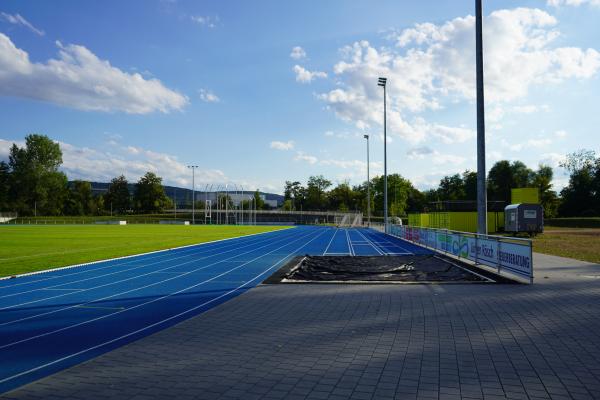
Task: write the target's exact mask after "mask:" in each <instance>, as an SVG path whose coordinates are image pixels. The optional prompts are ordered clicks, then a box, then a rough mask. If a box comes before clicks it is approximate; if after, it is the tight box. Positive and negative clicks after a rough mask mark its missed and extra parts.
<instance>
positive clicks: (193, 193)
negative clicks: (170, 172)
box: [187, 165, 198, 225]
mask: <svg viewBox="0 0 600 400" xmlns="http://www.w3.org/2000/svg"><path fill="white" fill-rule="evenodd" d="M187 167H188V168H190V169H191V170H192V225H195V224H196V209H195V204H194V203H195V202H196V180H195V178H196V177H195V173H194V172H195V171H196V168H198V166H197V165H188V166H187Z"/></svg>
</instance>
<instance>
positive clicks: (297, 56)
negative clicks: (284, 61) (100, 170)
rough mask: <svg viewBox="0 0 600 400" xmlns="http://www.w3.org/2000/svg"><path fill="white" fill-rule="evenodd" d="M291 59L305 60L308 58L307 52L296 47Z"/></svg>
mask: <svg viewBox="0 0 600 400" xmlns="http://www.w3.org/2000/svg"><path fill="white" fill-rule="evenodd" d="M290 57H292V58H293V59H294V60H301V59H303V58H306V51H304V49H303V48H302V47H300V46H296V47H294V48H293V49H292V52H291V53H290Z"/></svg>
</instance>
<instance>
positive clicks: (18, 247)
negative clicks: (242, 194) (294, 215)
mask: <svg viewBox="0 0 600 400" xmlns="http://www.w3.org/2000/svg"><path fill="white" fill-rule="evenodd" d="M284 228H285V227H281V226H276V227H274V226H222V225H220V226H216V225H213V226H203V225H199V226H180V225H125V226H115V225H64V226H61V225H57V226H53V225H47V226H44V225H30V226H27V225H26V226H18V225H17V226H9V225H7V226H0V277H2V276H11V275H16V274H22V273H26V272H33V271H40V270H45V269H49V268H58V267H64V266H66V265H73V264H80V263H85V262H90V261H97V260H104V259H108V258H114V257H121V256H128V255H132V254H139V253H144V252H148V251H152V250H163V249H168V248H173V247H177V246H184V245H188V244H196V243H204V242H209V241H212V240H218V239H226V238H232V237H236V236H243V235H249V234H253V233H261V232H269V231H274V230H278V229H284Z"/></svg>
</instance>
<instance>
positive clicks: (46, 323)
mask: <svg viewBox="0 0 600 400" xmlns="http://www.w3.org/2000/svg"><path fill="white" fill-rule="evenodd" d="M342 239H343V241H344V242H345V244H346V247H345V251H346V254H349V253H351V252H353V251H356V254H357V255H378V254H385V253H388V252H394V253H396V252H409V251H413V252H422V249H420V248H419V247H417V246H414V245H412V244H409V243H407V242H404V241H401V240H399V239H396V238H393V237H390V236H388V235H385V234H382V233H380V232H376V231H373V230H368V229H350V230H346V229H335V228H323V227H320V228H317V227H298V228H294V229H289V230H283V231H277V232H272V233H266V234H261V235H256V236H248V237H242V238H235V239H230V240H225V241H221V242H214V243H207V244H202V245H198V246H191V247H187V248H181V249H175V250H170V251H165V252H158V253H152V254H146V255H141V256H136V257H131V258H126V259H121V260H113V261H106V262H101V263H96V264H91V265H87V266H82V267H76V268H71V269H63V270H58V271H53V272H47V273H43V274H38V275H31V276H27V277H21V278H18V279H13V280H3V281H0V354H1V357H0V393H3V392H5V391H8V390H10V389H13V388H15V387H18V386H20V385H23V384H25V383H28V382H31V381H33V380H36V379H39V378H41V377H44V376H46V375H49V374H52V373H54V372H57V371H59V370H62V369H65V368H68V367H70V366H72V365H75V364H78V363H80V362H82V361H85V360H88V359H90V358H93V357H96V356H98V355H100V354H102V353H105V352H107V351H110V350H112V349H115V348H117V347H120V346H122V345H124V344H126V343H129V342H132V341H134V340H137V339H139V338H141V337H144V336H147V335H149V334H152V333H154V332H157V331H159V330H162V329H164V328H166V327H169V326H172V325H174V324H176V323H178V322H180V321H183V320H185V319H188V318H190V317H192V316H194V315H198V314H200V313H202V312H204V311H206V310H208V309H210V308H212V307H214V306H216V305H218V304H220V303H222V302H224V301H226V300H228V299H230V298H232V297H234V296H237V295H239V294H241V293H243V292H245V291H246V290H248V289H250V288H252V287H254V286H256V285H257V284H259V283H260V282H261V281H263V280H264V279H265V278H266V277H267V276H269V275H270V274H271V273H272V272H274V271H275V270H276V269H277V268H279V267H281V266H282V265H283V264H285V262H286V261H287V260H289V259H290V258H291V257H293V256H296V255H303V254H313V255H319V254H323V253H325V252H326V251H327V248H328V246H329V245H330V244H331V243H332V241H335V242H336V245H337V243H339V245H340V246H339V247H340V250H342V248H341V247H342V246H341V244H342ZM400 249H401V250H400ZM390 250H393V251H390Z"/></svg>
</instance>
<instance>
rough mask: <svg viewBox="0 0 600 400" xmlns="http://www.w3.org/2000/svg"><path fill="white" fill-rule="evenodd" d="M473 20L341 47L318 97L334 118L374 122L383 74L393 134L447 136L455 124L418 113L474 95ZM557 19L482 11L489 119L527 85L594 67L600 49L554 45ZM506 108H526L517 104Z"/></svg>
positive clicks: (592, 71) (417, 138)
mask: <svg viewBox="0 0 600 400" xmlns="http://www.w3.org/2000/svg"><path fill="white" fill-rule="evenodd" d="M474 24H475V19H474V17H472V16H466V17H461V18H455V19H453V20H450V21H447V22H445V23H442V24H431V23H424V24H417V25H415V26H414V27H413V28H409V29H405V30H402V31H401V32H398V33H394V34H393V35H391V36H390V37H391V38H392V39H393V40H394V41H395V43H396V45H397V46H396V47H395V48H389V47H381V48H375V47H374V46H372V45H371V44H370V43H369V42H367V41H358V42H356V43H354V44H352V45H350V46H346V47H344V48H342V50H341V54H342V59H341V60H340V61H339V62H338V63H336V64H335V65H334V67H333V71H334V73H335V75H336V78H337V79H336V82H337V86H336V87H335V88H333V89H331V90H330V91H328V92H326V93H321V94H319V95H318V98H319V99H320V100H322V101H324V102H325V103H326V104H327V105H328V107H329V108H330V109H331V110H333V111H334V112H335V114H336V116H338V117H339V118H340V119H342V120H344V121H346V122H349V123H353V124H355V125H356V126H357V127H362V128H369V127H370V126H371V125H372V124H377V125H380V124H381V123H382V120H383V115H382V114H383V110H382V108H383V107H382V98H383V93H382V90H381V88H379V87H377V85H376V82H377V78H378V77H380V76H385V77H387V78H388V81H387V82H388V86H387V91H388V130H389V132H390V133H391V134H392V135H395V136H399V137H401V138H404V139H405V140H408V141H410V142H412V143H418V142H422V141H424V140H426V139H428V138H430V137H431V136H432V135H433V133H434V132H437V133H438V134H441V135H446V137H448V135H447V134H448V129H450V130H453V129H455V128H452V127H441V126H436V125H435V124H428V123H427V122H425V121H423V120H422V119H418V117H419V115H420V114H422V113H424V112H427V111H431V110H438V109H440V108H443V107H444V106H446V105H447V104H452V105H454V104H457V103H461V102H462V103H466V104H470V103H471V102H472V101H473V100H474V99H475V54H474V49H475V43H474V41H475V35H474V33H473V32H474V30H475V29H474ZM556 25H557V20H556V19H555V18H554V17H553V16H551V15H550V14H548V13H547V12H545V11H542V10H539V9H529V8H516V9H512V10H498V11H494V12H492V13H491V14H490V15H489V16H488V17H486V21H485V24H484V36H485V37H484V45H485V58H484V59H485V77H486V101H487V103H488V106H491V108H490V107H489V108H488V110H491V111H490V112H491V114H488V115H489V116H491V117H492V118H491V120H492V122H494V120H496V121H497V120H499V119H500V118H501V117H502V115H503V113H504V110H503V108H500V107H503V106H505V105H506V104H507V103H510V102H512V101H515V100H519V99H522V98H525V97H526V96H527V94H528V93H529V90H530V88H531V87H534V86H541V85H549V84H558V83H561V82H564V81H565V80H567V79H587V78H590V77H592V76H594V75H596V74H597V73H598V70H600V53H599V52H598V51H596V50H595V49H581V48H577V47H556V46H554V45H553V44H554V42H555V39H556V38H557V37H558V36H559V32H558V31H557V29H556ZM493 107H497V108H493ZM512 111H514V112H528V111H532V110H531V107H524V106H523V107H521V108H520V109H519V108H516V109H515V110H512ZM494 113H495V115H494ZM411 116H412V117H411ZM423 126H426V127H427V128H429V129H423ZM459 129H460V131H459V132H460V133H459V134H458V138H459V140H466V139H465V137H470V136H471V132H468V129H465V128H459ZM453 133H455V134H456V133H458V132H456V131H455V132H453ZM448 140H452V139H448Z"/></svg>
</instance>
